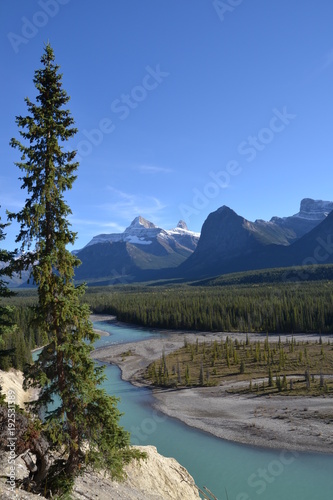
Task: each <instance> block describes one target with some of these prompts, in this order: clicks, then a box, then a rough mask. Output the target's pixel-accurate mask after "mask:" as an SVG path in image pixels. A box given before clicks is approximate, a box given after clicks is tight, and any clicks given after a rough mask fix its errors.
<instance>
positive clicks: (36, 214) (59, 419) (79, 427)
mask: <svg viewBox="0 0 333 500" xmlns="http://www.w3.org/2000/svg"><path fill="white" fill-rule="evenodd" d="M41 63H42V68H41V69H39V70H37V71H35V76H34V79H33V82H34V84H35V87H36V89H37V91H38V95H37V97H36V103H33V102H31V101H30V100H29V99H28V98H26V99H25V102H26V104H27V108H28V111H29V114H28V115H27V116H25V117H22V116H18V117H16V123H17V125H18V127H19V132H20V135H21V137H22V138H23V140H24V141H23V142H19V141H18V140H16V139H12V140H11V146H12V147H14V148H17V149H18V150H19V151H20V152H21V155H22V157H21V162H18V163H16V165H17V166H18V167H19V168H20V169H21V171H22V172H23V176H22V177H21V180H22V181H23V182H22V188H23V189H26V190H27V192H28V195H29V197H28V199H27V200H26V203H25V206H24V207H23V209H22V210H21V211H20V212H18V213H15V214H14V213H11V214H9V219H10V220H12V219H15V220H17V221H18V222H19V224H20V232H19V234H18V236H17V242H20V243H21V251H22V259H21V265H22V267H23V268H24V269H28V268H29V267H30V268H31V269H32V277H33V279H34V282H35V283H36V285H37V286H38V299H39V300H38V306H37V308H36V320H37V322H38V325H39V327H40V328H42V329H43V331H45V332H46V333H47V335H48V338H49V339H50V343H49V344H48V345H47V346H46V347H44V349H43V350H42V352H41V354H40V356H39V359H38V361H37V362H35V363H34V364H33V365H32V366H31V367H30V369H29V370H28V371H27V373H26V385H27V386H33V387H37V388H39V389H40V393H39V398H38V401H36V402H35V404H34V410H35V411H38V412H40V411H41V410H42V411H43V412H44V415H45V419H44V432H45V433H46V435H47V436H48V438H49V440H50V442H51V449H52V448H56V449H58V450H60V449H61V450H62V452H64V453H63V457H64V460H63V461H59V462H58V463H57V464H56V466H52V468H50V469H49V472H47V465H45V463H43V464H41V463H40V464H37V465H39V466H40V467H39V471H38V472H37V475H36V476H35V477H37V479H38V480H37V482H38V483H39V484H41V483H43V481H45V480H46V478H47V480H48V486H50V484H52V482H51V483H50V480H51V477H50V476H52V477H55V475H56V474H59V470H60V471H61V472H60V476H57V477H58V478H59V477H61V481H60V482H62V484H65V483H66V481H69V483H71V481H72V479H73V478H74V476H75V475H76V474H77V473H78V471H79V469H81V470H82V469H84V467H85V466H86V465H88V464H91V465H93V466H95V467H107V468H108V469H109V470H110V471H111V473H112V474H113V475H114V476H116V477H119V476H121V475H122V467H123V464H124V463H126V462H128V461H130V460H131V458H133V457H135V458H139V457H140V456H141V454H139V453H138V452H137V451H133V450H132V449H131V448H130V447H129V434H128V433H127V432H126V431H125V430H124V429H123V428H122V427H120V426H119V417H120V413H119V411H118V409H117V400H116V399H115V398H114V397H112V396H108V395H107V394H106V392H105V391H104V390H103V389H101V388H100V383H101V382H102V380H103V379H104V375H103V368H102V367H97V366H96V365H95V364H94V362H93V360H92V359H91V357H90V352H91V350H92V349H93V347H92V343H93V342H94V341H95V340H96V338H97V337H98V336H97V335H96V334H95V333H94V331H93V327H92V323H91V322H90V320H89V314H90V311H89V308H88V306H87V305H85V304H82V303H81V298H82V296H83V295H84V293H85V289H84V286H75V284H74V281H73V278H74V270H75V267H76V266H78V265H79V264H80V261H79V260H78V259H77V258H76V257H75V256H74V255H73V254H72V253H71V252H70V251H69V250H68V248H67V247H68V245H70V244H73V243H74V241H75V238H76V234H75V233H74V232H72V231H71V229H70V224H69V222H68V216H69V215H70V214H71V210H70V208H69V206H68V205H67V204H66V202H65V200H64V192H65V191H66V190H70V189H71V188H72V185H73V182H74V180H75V179H76V175H75V172H76V170H77V168H78V163H76V162H75V161H74V159H75V155H76V152H75V151H64V148H63V146H64V143H65V141H68V140H69V139H70V138H72V137H73V136H74V135H75V134H76V132H77V130H76V128H74V126H73V125H74V120H73V118H72V116H71V114H70V112H69V110H67V109H64V105H66V104H67V103H68V101H69V97H68V95H67V93H66V92H65V90H63V88H62V75H61V74H60V73H59V66H57V65H56V64H55V62H54V53H53V50H52V48H51V46H50V45H49V44H47V45H46V47H45V50H44V53H43V56H42V58H41ZM55 397H57V398H58V400H59V405H58V406H57V408H55V409H52V410H47V411H46V413H45V410H46V409H47V408H48V406H49V404H50V403H51V402H52V401H53V400H54V399H55ZM55 471H56V472H55ZM47 476H48V477H47Z"/></svg>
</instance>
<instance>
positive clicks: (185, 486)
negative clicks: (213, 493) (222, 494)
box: [72, 446, 200, 500]
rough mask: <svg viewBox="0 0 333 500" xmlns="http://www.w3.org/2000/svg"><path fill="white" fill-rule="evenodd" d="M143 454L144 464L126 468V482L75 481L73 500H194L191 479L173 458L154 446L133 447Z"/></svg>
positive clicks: (196, 496) (88, 478)
mask: <svg viewBox="0 0 333 500" xmlns="http://www.w3.org/2000/svg"><path fill="white" fill-rule="evenodd" d="M136 448H138V449H140V450H141V451H144V452H146V453H147V455H148V458H147V459H146V460H141V461H140V462H138V461H133V462H132V463H130V464H129V465H127V466H126V468H125V470H126V473H127V479H126V480H125V482H123V483H117V482H114V481H110V480H105V479H103V478H99V479H98V480H96V477H93V476H92V475H91V474H86V475H85V476H83V477H81V478H78V479H77V481H76V483H75V488H74V492H73V495H72V496H73V498H75V499H77V500H83V499H87V498H91V499H93V498H96V499H97V498H98V500H183V499H185V498H186V500H197V499H199V498H200V497H199V493H198V489H197V487H196V486H195V483H194V480H193V478H192V476H190V474H189V473H188V472H187V470H186V469H185V468H184V467H182V466H181V465H180V464H179V463H178V462H177V460H175V459H174V458H166V457H163V456H162V455H160V454H159V453H158V452H157V449H156V448H155V446H137V447H136Z"/></svg>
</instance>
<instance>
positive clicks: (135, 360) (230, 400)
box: [92, 332, 333, 453]
mask: <svg viewBox="0 0 333 500" xmlns="http://www.w3.org/2000/svg"><path fill="white" fill-rule="evenodd" d="M228 335H229V336H231V337H233V338H236V337H238V338H242V339H244V334H228ZM226 336H227V334H226V333H201V334H200V333H196V334H193V333H179V332H177V333H169V334H168V335H166V336H165V337H164V338H156V339H154V338H151V339H149V340H144V341H141V342H135V343H128V344H122V345H116V346H112V347H109V348H106V347H103V349H102V350H100V351H99V350H96V351H94V352H93V353H92V355H93V357H94V358H96V359H99V360H101V361H105V362H109V363H113V364H117V365H118V366H119V367H120V368H121V370H122V377H123V379H124V380H128V381H130V382H132V383H133V384H135V385H144V382H143V380H142V372H143V370H144V369H145V368H146V367H147V366H148V365H149V363H151V362H152V361H154V360H156V359H159V358H160V357H161V355H162V351H163V349H164V352H165V354H168V353H170V352H172V351H174V350H176V349H178V348H180V347H182V346H183V345H184V339H185V337H186V339H187V341H188V342H195V341H196V339H198V340H199V342H203V341H204V340H205V341H206V342H208V341H211V340H215V339H219V340H220V339H221V338H223V339H225V338H226ZM288 337H289V338H291V336H288ZM295 337H296V338H297V339H298V340H303V338H305V337H304V336H302V335H298V336H295ZM250 338H251V340H254V339H262V340H264V339H265V336H262V335H256V334H250ZM285 338H286V335H281V340H282V341H284V339H285ZM323 338H324V336H323ZM330 338H331V340H332V339H333V336H332V335H331V336H330ZM269 339H270V341H275V342H276V341H277V340H278V336H270V337H269ZM306 339H308V340H315V339H318V336H315V335H310V336H306ZM128 351H131V355H129V356H128V355H127V356H122V353H125V352H128ZM253 383H255V381H253ZM232 386H234V388H235V386H236V384H235V383H233V382H232V381H229V382H228V384H224V385H221V386H218V387H200V388H193V389H180V390H178V389H172V390H161V389H154V390H153V394H154V397H155V406H156V407H157V408H158V409H159V410H161V411H162V412H163V413H165V414H167V415H169V416H172V417H175V418H177V419H179V420H181V421H183V422H185V423H186V424H188V425H190V426H193V427H197V428H198V429H202V430H205V431H207V432H210V433H211V434H214V435H215V436H218V437H221V438H223V439H227V440H230V441H236V442H239V443H243V444H249V445H256V446H261V447H267V448H278V449H292V450H297V451H313V452H324V453H333V398H332V397H316V398H306V397H292V396H271V397H266V396H262V397H260V396H256V395H239V394H229V393H228V392H227V390H228V389H230V388H231V387H232Z"/></svg>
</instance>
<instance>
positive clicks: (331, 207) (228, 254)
mask: <svg viewBox="0 0 333 500" xmlns="http://www.w3.org/2000/svg"><path fill="white" fill-rule="evenodd" d="M75 254H76V255H77V257H78V258H79V259H80V260H81V262H82V264H81V266H79V267H78V268H77V269H76V272H75V278H76V280H77V281H87V282H88V283H89V284H101V285H104V284H113V283H131V282H134V281H149V280H158V279H163V280H166V279H174V278H178V279H184V280H194V279H198V278H207V277H211V276H217V275H219V274H226V273H231V272H237V271H247V270H254V269H265V268H272V267H288V266H293V265H307V264H329V263H333V202H331V201H322V200H312V199H310V198H305V199H303V200H302V201H301V204H300V210H299V212H298V213H297V214H295V215H292V216H289V217H283V218H281V217H273V218H272V219H271V220H270V221H264V220H256V221H254V222H251V221H248V220H246V219H245V218H244V217H241V216H240V215H238V214H236V212H234V211H233V210H232V209H231V208H229V207H227V206H223V207H221V208H219V209H218V210H216V211H215V212H213V213H211V214H209V216H208V217H207V219H206V221H205V222H204V224H203V226H202V231H201V234H200V233H195V232H193V231H190V230H189V229H188V228H187V226H186V224H185V222H184V221H180V222H179V223H178V225H177V227H176V228H174V229H171V230H165V229H162V228H160V227H158V226H156V225H155V224H153V223H152V222H149V221H148V220H146V219H144V218H143V217H140V216H139V217H136V218H135V219H134V220H133V222H132V223H131V224H130V226H129V227H128V228H127V229H125V231H124V232H123V233H115V234H99V235H97V236H95V237H94V238H93V239H92V240H91V241H90V242H89V243H88V244H87V245H86V246H85V247H84V248H82V249H81V250H78V251H75ZM10 284H11V286H13V287H15V286H19V283H18V279H17V277H16V278H15V279H14V280H13V281H12V282H11V283H10Z"/></svg>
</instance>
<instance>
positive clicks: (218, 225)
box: [178, 199, 333, 279]
mask: <svg viewBox="0 0 333 500" xmlns="http://www.w3.org/2000/svg"><path fill="white" fill-rule="evenodd" d="M316 208H319V209H318V210H315V209H316ZM331 208H333V203H331V202H321V201H319V202H318V201H317V202H315V201H314V200H309V199H306V200H302V203H301V210H300V213H299V214H296V215H295V216H292V217H289V218H286V219H288V220H287V221H285V222H281V221H282V219H280V222H279V224H280V228H281V233H279V231H277V230H276V227H279V224H276V223H275V222H273V223H272V222H271V221H270V222H269V223H265V222H264V221H260V223H259V224H258V221H256V222H254V223H252V222H249V221H247V220H246V219H244V218H243V217H240V216H239V215H237V214H236V213H235V212H234V211H233V210H231V209H230V208H228V207H221V208H220V209H218V210H217V211H216V212H213V213H212V214H210V215H209V216H208V218H207V219H206V221H205V223H204V225H203V227H202V233H201V238H200V240H199V243H198V246H197V249H196V250H195V252H194V253H193V254H192V255H191V256H190V257H189V258H188V259H187V260H186V261H185V262H184V263H183V264H181V265H180V267H179V269H178V271H179V275H180V276H182V277H184V278H187V279H196V278H198V277H205V276H214V275H215V276H216V275H218V274H224V273H231V272H238V271H248V270H254V269H264V268H272V267H283V266H293V265H307V264H323V263H325V264H329V263H332V262H333V248H332V247H333V211H331V212H330V211H329V209H331ZM325 211H326V213H325ZM298 219H300V220H301V221H303V224H301V223H299V222H298ZM304 221H305V222H304ZM311 224H315V227H314V228H313V229H312V230H311V231H309V232H306V234H304V235H303V236H302V237H301V238H299V239H297V240H296V241H295V242H294V243H292V244H288V241H287V239H288V234H289V235H290V234H291V233H290V231H294V232H295V234H296V231H298V234H301V232H302V231H304V230H305V228H306V227H307V228H308V227H311ZM283 225H284V227H283ZM283 229H286V232H284V230H283ZM291 239H293V238H291Z"/></svg>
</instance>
